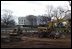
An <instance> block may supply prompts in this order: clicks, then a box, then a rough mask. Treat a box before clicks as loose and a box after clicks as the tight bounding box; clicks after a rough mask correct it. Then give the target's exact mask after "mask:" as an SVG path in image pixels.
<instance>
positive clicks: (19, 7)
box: [1, 1, 70, 22]
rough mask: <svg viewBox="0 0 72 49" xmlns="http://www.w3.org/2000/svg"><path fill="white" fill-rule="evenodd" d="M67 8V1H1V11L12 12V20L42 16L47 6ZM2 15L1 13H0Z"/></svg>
mask: <svg viewBox="0 0 72 49" xmlns="http://www.w3.org/2000/svg"><path fill="white" fill-rule="evenodd" d="M50 5H52V6H54V7H58V6H62V7H66V6H67V7H68V8H69V9H70V7H69V3H68V2H67V1H1V10H3V9H8V10H11V11H13V15H14V18H16V22H17V18H18V17H25V16H26V15H36V16H37V15H44V14H46V9H47V6H50ZM1 14H2V12H1Z"/></svg>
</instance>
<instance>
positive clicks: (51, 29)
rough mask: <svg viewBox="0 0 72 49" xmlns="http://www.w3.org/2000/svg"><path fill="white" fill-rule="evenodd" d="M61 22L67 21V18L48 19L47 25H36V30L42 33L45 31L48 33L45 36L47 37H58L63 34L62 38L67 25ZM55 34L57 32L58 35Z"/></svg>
mask: <svg viewBox="0 0 72 49" xmlns="http://www.w3.org/2000/svg"><path fill="white" fill-rule="evenodd" d="M62 22H67V23H68V20H63V19H59V20H58V21H57V20H55V21H49V22H48V23H47V26H45V27H40V26H39V27H38V32H42V33H44V31H45V33H48V36H47V35H46V36H47V37H49V38H51V37H52V38H60V37H62V36H63V38H64V37H65V36H64V33H65V31H67V29H66V28H67V27H66V26H63V25H62ZM56 34H58V35H56ZM42 35H43V34H40V35H39V37H40V36H42Z"/></svg>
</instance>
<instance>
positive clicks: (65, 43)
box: [1, 37, 71, 48]
mask: <svg viewBox="0 0 72 49" xmlns="http://www.w3.org/2000/svg"><path fill="white" fill-rule="evenodd" d="M1 48H71V39H48V38H36V37H22V41H18V42H11V43H1Z"/></svg>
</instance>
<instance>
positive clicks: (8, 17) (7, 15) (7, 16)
mask: <svg viewBox="0 0 72 49" xmlns="http://www.w3.org/2000/svg"><path fill="white" fill-rule="evenodd" d="M3 11H4V14H3V15H2V16H1V19H2V22H3V23H4V24H5V25H6V26H13V25H15V21H14V19H13V17H12V11H10V10H3Z"/></svg>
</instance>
